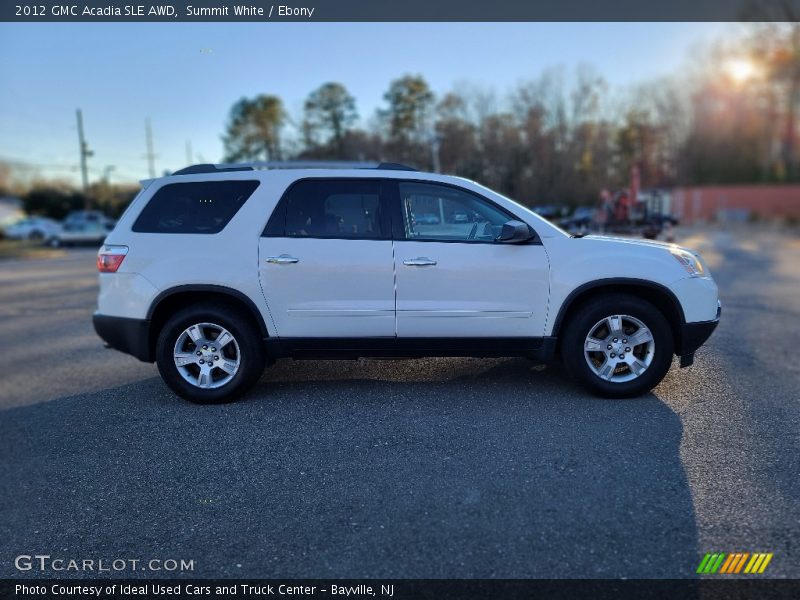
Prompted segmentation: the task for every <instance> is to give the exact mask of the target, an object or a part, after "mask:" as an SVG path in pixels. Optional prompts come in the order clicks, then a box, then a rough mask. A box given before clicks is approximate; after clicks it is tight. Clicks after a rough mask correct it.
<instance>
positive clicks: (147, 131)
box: [144, 117, 156, 179]
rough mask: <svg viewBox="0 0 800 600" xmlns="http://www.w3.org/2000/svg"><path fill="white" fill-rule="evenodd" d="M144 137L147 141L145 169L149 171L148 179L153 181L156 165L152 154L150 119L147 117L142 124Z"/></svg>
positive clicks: (154, 156)
mask: <svg viewBox="0 0 800 600" xmlns="http://www.w3.org/2000/svg"><path fill="white" fill-rule="evenodd" d="M144 135H145V139H146V141H147V154H145V155H144V156H145V158H146V159H147V167H148V169H149V171H150V179H155V177H156V163H155V158H156V155H155V153H154V152H153V129H152V128H151V127H150V117H147V119H145V122H144Z"/></svg>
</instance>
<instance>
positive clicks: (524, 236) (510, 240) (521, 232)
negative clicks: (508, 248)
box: [495, 221, 533, 244]
mask: <svg viewBox="0 0 800 600" xmlns="http://www.w3.org/2000/svg"><path fill="white" fill-rule="evenodd" d="M532 237H533V234H532V233H531V228H530V227H528V225H527V224H526V223H523V222H522V221H508V222H507V223H503V229H502V230H501V231H500V235H498V236H497V238H496V239H495V242H500V243H501V244H518V243H520V242H527V241H528V240H529V239H531V238H532Z"/></svg>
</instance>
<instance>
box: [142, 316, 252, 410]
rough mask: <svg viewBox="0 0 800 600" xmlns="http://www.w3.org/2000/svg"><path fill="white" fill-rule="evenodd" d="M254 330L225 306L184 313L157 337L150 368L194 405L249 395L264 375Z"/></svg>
mask: <svg viewBox="0 0 800 600" xmlns="http://www.w3.org/2000/svg"><path fill="white" fill-rule="evenodd" d="M256 332H257V328H256V327H254V325H253V323H251V322H250V320H249V319H247V318H245V317H244V316H243V315H241V314H240V313H239V312H237V311H235V310H231V309H230V308H228V307H225V306H216V305H199V306H193V307H189V308H186V309H184V310H182V311H180V312H178V313H177V314H175V315H174V316H173V317H172V318H171V319H169V320H168V321H167V323H166V324H165V325H164V327H163V328H162V330H161V333H160V335H159V336H158V341H157V344H156V362H157V363H158V370H159V372H160V373H161V377H162V378H163V379H164V382H165V383H166V384H167V385H168V386H169V387H170V388H171V389H172V390H173V391H174V392H175V393H176V394H178V395H179V396H181V397H182V398H185V399H186V400H189V401H191V402H197V403H200V404H215V403H221V402H230V401H231V400H235V399H236V398H237V397H239V396H240V395H242V394H243V393H245V392H246V391H247V390H249V389H250V388H251V387H252V386H253V385H254V384H255V383H256V381H258V378H259V377H260V376H261V374H262V372H263V371H264V361H265V355H264V347H263V343H262V340H261V339H260V338H259V336H258V335H257V333H256Z"/></svg>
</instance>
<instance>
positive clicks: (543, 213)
mask: <svg viewBox="0 0 800 600" xmlns="http://www.w3.org/2000/svg"><path fill="white" fill-rule="evenodd" d="M531 210H532V211H533V212H535V213H536V214H537V215H539V216H540V217H543V218H545V219H547V220H548V221H555V220H556V219H557V218H558V217H559V216H560V215H562V214H564V213H563V212H561V210H562V209H561V207H558V206H555V205H553V204H541V205H539V206H534V207H533V208H532V209H531Z"/></svg>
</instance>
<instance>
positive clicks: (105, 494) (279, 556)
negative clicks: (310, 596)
mask: <svg viewBox="0 0 800 600" xmlns="http://www.w3.org/2000/svg"><path fill="white" fill-rule="evenodd" d="M274 369H275V370H274V371H270V372H268V373H267V374H266V375H265V377H264V378H263V379H262V381H261V382H260V384H259V385H258V387H257V388H256V390H255V391H254V392H252V393H251V394H250V395H249V396H248V397H246V398H244V399H243V400H242V401H240V402H238V403H234V404H228V405H222V406H194V405H191V404H189V403H186V402H183V401H181V400H179V399H177V398H176V397H175V396H173V395H172V394H171V393H170V392H169V391H168V390H167V388H166V387H165V386H164V385H163V384H162V383H161V382H160V380H158V379H155V378H154V379H148V380H145V381H142V382H139V383H136V384H132V385H127V386H123V387H119V388H114V389H110V390H104V391H102V392H98V393H92V394H85V395H80V396H73V397H68V398H62V399H59V400H54V401H51V402H47V403H43V404H39V405H33V406H28V407H22V408H15V409H10V410H7V411H4V412H3V413H2V421H1V422H0V440H1V441H0V449H2V453H3V456H4V460H3V461H2V463H0V480H1V481H2V484H0V485H2V498H3V500H2V502H3V506H2V513H3V521H4V523H2V529H3V530H5V531H4V534H3V535H2V536H0V538H1V539H0V549H2V556H4V557H6V560H4V565H5V566H6V569H4V570H5V571H6V574H5V575H4V576H6V575H19V574H18V573H16V572H15V571H14V568H13V563H12V562H11V560H10V559H9V557H14V556H16V555H18V554H33V553H46V554H52V555H54V556H56V555H58V556H61V555H63V556H66V557H68V558H69V557H74V558H84V557H86V558H91V557H108V558H109V559H112V558H117V557H125V558H130V557H138V558H141V559H149V558H177V559H186V560H191V559H193V560H194V561H195V562H194V572H193V573H190V575H193V576H199V577H215V576H221V577H225V576H242V577H545V578H551V577H620V576H624V577H648V578H649V577H687V576H691V575H692V573H693V571H694V568H695V566H696V564H695V561H696V557H697V533H696V525H695V518H694V510H693V504H692V498H691V495H690V491H689V488H688V484H687V480H686V477H685V474H684V470H683V466H682V464H681V459H680V455H679V445H680V441H681V433H682V428H681V423H680V420H679V418H678V416H677V415H676V414H675V413H673V412H672V410H670V408H669V407H668V406H666V405H665V404H664V403H663V402H662V401H660V400H659V399H658V398H657V397H656V396H654V395H648V396H645V397H642V398H639V399H636V400H626V401H608V400H598V399H595V398H592V397H591V396H588V395H587V394H585V393H584V392H583V391H581V390H580V389H578V388H577V387H575V386H573V385H572V384H571V383H569V382H568V380H567V379H566V377H565V376H564V375H563V373H562V372H561V369H560V368H559V367H558V366H550V367H547V368H543V367H536V366H535V365H534V364H533V363H529V362H527V361H525V360H491V361H477V360H467V359H464V360H449V361H448V360H443V359H431V360H425V361H408V362H404V363H390V362H383V361H361V363H360V365H359V363H327V362H314V363H304V364H303V363H294V364H292V363H288V364H284V365H282V364H281V363H279V364H278V365H277V366H276V367H274ZM292 369H295V373H296V376H294V377H293V376H292V374H291V373H292ZM315 373H316V375H315ZM381 373H384V374H385V375H384V376H381ZM32 574H33V573H32ZM143 574H144V573H143ZM166 574H167V573H152V572H151V573H147V574H146V575H149V576H153V575H156V576H158V575H166ZM60 575H67V576H73V575H76V574H73V573H61V574H60ZM77 575H80V574H77ZM84 575H85V574H84ZM170 575H174V573H171V574H170Z"/></svg>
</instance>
